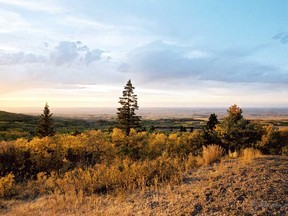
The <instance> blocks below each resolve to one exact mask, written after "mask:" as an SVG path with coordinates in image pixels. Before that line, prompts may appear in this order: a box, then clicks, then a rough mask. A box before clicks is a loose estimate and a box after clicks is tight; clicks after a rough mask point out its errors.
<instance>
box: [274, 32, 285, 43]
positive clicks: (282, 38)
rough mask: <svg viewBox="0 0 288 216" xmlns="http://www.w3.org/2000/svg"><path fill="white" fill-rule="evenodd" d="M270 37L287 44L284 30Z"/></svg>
mask: <svg viewBox="0 0 288 216" xmlns="http://www.w3.org/2000/svg"><path fill="white" fill-rule="evenodd" d="M272 39H274V40H279V41H280V42H281V43H283V44H287V43H288V32H285V31H283V32H280V33H278V34H276V35H274V36H273V38H272Z"/></svg>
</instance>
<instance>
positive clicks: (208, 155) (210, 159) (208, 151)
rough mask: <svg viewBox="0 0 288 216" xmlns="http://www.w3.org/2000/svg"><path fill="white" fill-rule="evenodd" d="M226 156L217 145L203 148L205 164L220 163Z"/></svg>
mask: <svg viewBox="0 0 288 216" xmlns="http://www.w3.org/2000/svg"><path fill="white" fill-rule="evenodd" d="M223 155H224V150H223V148H221V147H220V146H217V145H209V146H207V147H205V146H203V163H204V165H209V164H212V163H214V162H217V161H220V160H221V158H222V156H223Z"/></svg>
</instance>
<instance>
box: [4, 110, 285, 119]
mask: <svg viewBox="0 0 288 216" xmlns="http://www.w3.org/2000/svg"><path fill="white" fill-rule="evenodd" d="M0 110H3V111H7V112H13V113H23V114H29V115H39V114H41V112H42V110H43V108H35V107H33V108H29V107H19V108H7V107H6V108H5V107H2V108H1V107H0ZM50 110H51V112H52V113H54V116H61V117H73V118H82V119H91V118H95V119H114V118H115V117H116V112H117V109H116V107H115V108H113V107H96V108H59V107H55V108H53V107H50ZM242 110H243V115H244V116H245V117H246V118H247V119H264V120H267V119H273V120H279V119H281V120H288V108H285V107H284V108H245V107H244V108H242ZM211 113H215V114H216V115H217V116H218V118H220V119H221V118H223V117H224V116H225V115H226V114H227V108H219V107H209V108H207V107H206V108H205V107H204V108H203V107H198V108H196V107H191V108H189V107H185V108H181V107H174V108H173V107H170V108H167V107H166V108H163V107H154V108H152V107H150V108H147V107H144V108H141V107H140V109H139V111H138V112H137V114H138V115H141V116H142V117H143V119H163V118H198V119H199V118H200V119H207V118H208V117H209V115H210V114H211Z"/></svg>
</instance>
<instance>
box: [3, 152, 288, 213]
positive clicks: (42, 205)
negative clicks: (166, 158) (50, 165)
mask: <svg viewBox="0 0 288 216" xmlns="http://www.w3.org/2000/svg"><path fill="white" fill-rule="evenodd" d="M2 202H3V203H2V206H4V207H5V208H4V207H3V209H2V210H1V211H0V214H3V215H229V216H230V215H288V157H287V156H262V157H260V158H257V159H254V160H253V161H252V162H250V163H249V162H247V161H246V162H245V161H244V162H243V161H242V160H241V158H240V159H226V160H223V161H222V162H221V163H219V164H215V165H212V166H206V167H205V166H203V167H201V168H199V169H195V170H192V171H191V173H190V174H189V175H188V176H187V177H186V178H185V179H184V180H183V183H182V184H180V185H177V186H172V185H166V186H163V187H161V188H157V187H155V188H153V190H150V191H139V192H136V193H127V194H123V193H122V194H120V195H117V196H112V195H107V196H90V197H79V196H78V197H73V198H71V197H70V198H69V197H60V196H56V195H51V196H47V197H42V198H38V199H36V200H32V201H2Z"/></svg>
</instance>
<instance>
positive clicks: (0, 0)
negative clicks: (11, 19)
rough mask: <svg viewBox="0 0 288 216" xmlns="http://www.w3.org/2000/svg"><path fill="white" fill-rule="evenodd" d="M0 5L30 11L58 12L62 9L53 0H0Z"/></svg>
mask: <svg viewBox="0 0 288 216" xmlns="http://www.w3.org/2000/svg"><path fill="white" fill-rule="evenodd" d="M0 4H2V5H11V6H14V7H19V8H23V9H26V10H31V11H39V12H43V11H44V12H48V13H59V12H61V11H63V9H62V8H61V7H60V6H59V5H58V4H57V1H54V0H49V1H45V0H37V1H35V0H0Z"/></svg>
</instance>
